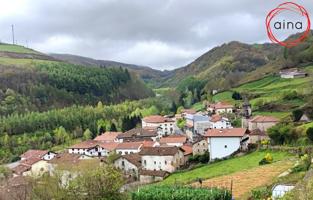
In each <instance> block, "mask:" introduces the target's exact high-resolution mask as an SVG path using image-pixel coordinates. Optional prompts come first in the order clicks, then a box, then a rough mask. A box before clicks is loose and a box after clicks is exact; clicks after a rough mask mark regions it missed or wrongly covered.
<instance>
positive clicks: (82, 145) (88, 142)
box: [69, 140, 99, 149]
mask: <svg viewBox="0 0 313 200" xmlns="http://www.w3.org/2000/svg"><path fill="white" fill-rule="evenodd" d="M98 144H99V142H98V141H95V140H86V141H83V142H81V143H78V144H74V145H73V146H71V147H69V149H91V148H94V147H95V146H97V145H98Z"/></svg>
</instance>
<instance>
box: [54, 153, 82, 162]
mask: <svg viewBox="0 0 313 200" xmlns="http://www.w3.org/2000/svg"><path fill="white" fill-rule="evenodd" d="M80 156H81V155H79V154H70V153H60V154H58V155H56V156H55V157H54V158H53V159H52V160H50V161H48V162H49V163H52V164H78V162H80Z"/></svg>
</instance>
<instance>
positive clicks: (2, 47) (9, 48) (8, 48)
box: [0, 44, 38, 54]
mask: <svg viewBox="0 0 313 200" xmlns="http://www.w3.org/2000/svg"><path fill="white" fill-rule="evenodd" d="M0 51H5V52H13V53H33V54H38V52H36V51H34V50H32V49H28V48H25V47H23V46H19V45H11V44H0Z"/></svg>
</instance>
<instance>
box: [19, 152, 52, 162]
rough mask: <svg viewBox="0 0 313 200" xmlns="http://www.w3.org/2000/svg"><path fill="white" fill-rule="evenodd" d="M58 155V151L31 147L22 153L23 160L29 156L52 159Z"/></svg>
mask: <svg viewBox="0 0 313 200" xmlns="http://www.w3.org/2000/svg"><path fill="white" fill-rule="evenodd" d="M55 156H56V153H54V152H52V151H47V150H37V149H30V150H28V151H26V152H25V153H23V154H22V155H20V158H21V160H26V159H29V158H40V159H42V160H51V159H53V158H54V157H55Z"/></svg>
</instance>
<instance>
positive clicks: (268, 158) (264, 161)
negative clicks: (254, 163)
mask: <svg viewBox="0 0 313 200" xmlns="http://www.w3.org/2000/svg"><path fill="white" fill-rule="evenodd" d="M272 162H273V156H272V155H271V154H270V153H267V154H266V155H265V156H264V158H262V160H260V162H259V165H266V164H270V163H272Z"/></svg>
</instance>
